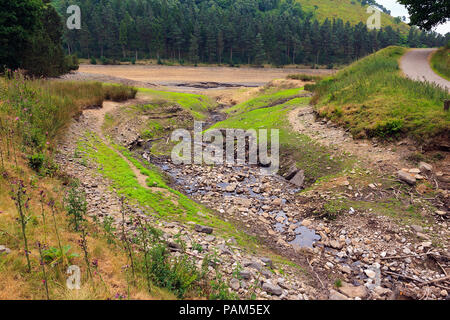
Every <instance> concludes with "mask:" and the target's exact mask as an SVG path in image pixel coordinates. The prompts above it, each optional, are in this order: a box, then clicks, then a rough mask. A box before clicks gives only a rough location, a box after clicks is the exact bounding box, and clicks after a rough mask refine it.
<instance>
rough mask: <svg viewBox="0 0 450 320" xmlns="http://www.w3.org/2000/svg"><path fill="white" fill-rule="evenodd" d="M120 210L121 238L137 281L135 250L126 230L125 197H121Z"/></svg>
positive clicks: (133, 276)
mask: <svg viewBox="0 0 450 320" xmlns="http://www.w3.org/2000/svg"><path fill="white" fill-rule="evenodd" d="M120 211H121V213H122V235H121V240H122V243H123V246H124V250H125V251H126V252H127V255H128V259H129V261H130V266H131V274H132V278H133V280H132V282H133V283H134V282H135V272H134V259H133V250H132V248H131V244H130V241H131V240H130V239H129V238H128V236H127V233H126V232H125V198H124V197H120Z"/></svg>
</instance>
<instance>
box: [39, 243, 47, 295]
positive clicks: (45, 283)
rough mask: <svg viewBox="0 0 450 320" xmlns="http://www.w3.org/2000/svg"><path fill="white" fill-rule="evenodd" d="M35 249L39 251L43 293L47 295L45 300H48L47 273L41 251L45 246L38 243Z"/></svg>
mask: <svg viewBox="0 0 450 320" xmlns="http://www.w3.org/2000/svg"><path fill="white" fill-rule="evenodd" d="M37 247H38V249H39V257H40V260H39V264H40V265H41V267H42V275H43V277H44V279H43V280H42V282H43V283H44V287H45V293H46V295H47V300H50V295H49V293H48V279H47V272H46V270H45V262H44V256H43V254H42V249H45V245H42V244H41V243H40V242H38V243H37Z"/></svg>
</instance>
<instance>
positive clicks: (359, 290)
mask: <svg viewBox="0 0 450 320" xmlns="http://www.w3.org/2000/svg"><path fill="white" fill-rule="evenodd" d="M339 292H341V293H343V294H345V295H346V296H347V297H349V298H353V299H354V298H356V297H358V298H361V299H364V298H366V297H367V295H368V292H367V288H366V287H364V286H354V285H351V284H349V283H346V282H342V286H341V287H340V288H339Z"/></svg>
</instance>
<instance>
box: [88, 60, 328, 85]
mask: <svg viewBox="0 0 450 320" xmlns="http://www.w3.org/2000/svg"><path fill="white" fill-rule="evenodd" d="M79 72H81V73H89V74H96V75H107V76H113V77H118V78H124V79H129V80H133V81H140V82H150V83H154V84H157V85H166V86H170V85H176V84H180V83H186V82H188V83H189V82H218V83H227V84H237V85H242V86H260V85H264V84H265V83H267V82H269V81H271V80H273V79H277V78H284V77H286V76H287V75H288V74H292V73H308V74H330V73H332V71H331V70H325V69H323V70H322V69H320V70H313V69H293V68H292V69H287V68H286V69H282V68H230V67H180V66H139V65H135V66H131V65H126V66H125V65H124V66H102V65H80V69H79Z"/></svg>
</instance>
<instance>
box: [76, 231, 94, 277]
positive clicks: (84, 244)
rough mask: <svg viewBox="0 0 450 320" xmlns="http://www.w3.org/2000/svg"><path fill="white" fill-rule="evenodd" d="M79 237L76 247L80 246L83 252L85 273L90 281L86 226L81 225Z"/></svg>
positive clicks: (90, 272)
mask: <svg viewBox="0 0 450 320" xmlns="http://www.w3.org/2000/svg"><path fill="white" fill-rule="evenodd" d="M80 231H81V236H80V240H78V245H79V246H80V248H81V250H83V256H84V262H85V263H86V268H87V273H88V277H89V279H92V271H91V264H90V262H89V250H88V244H87V235H88V233H87V230H86V226H85V225H83V226H81V228H80Z"/></svg>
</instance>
